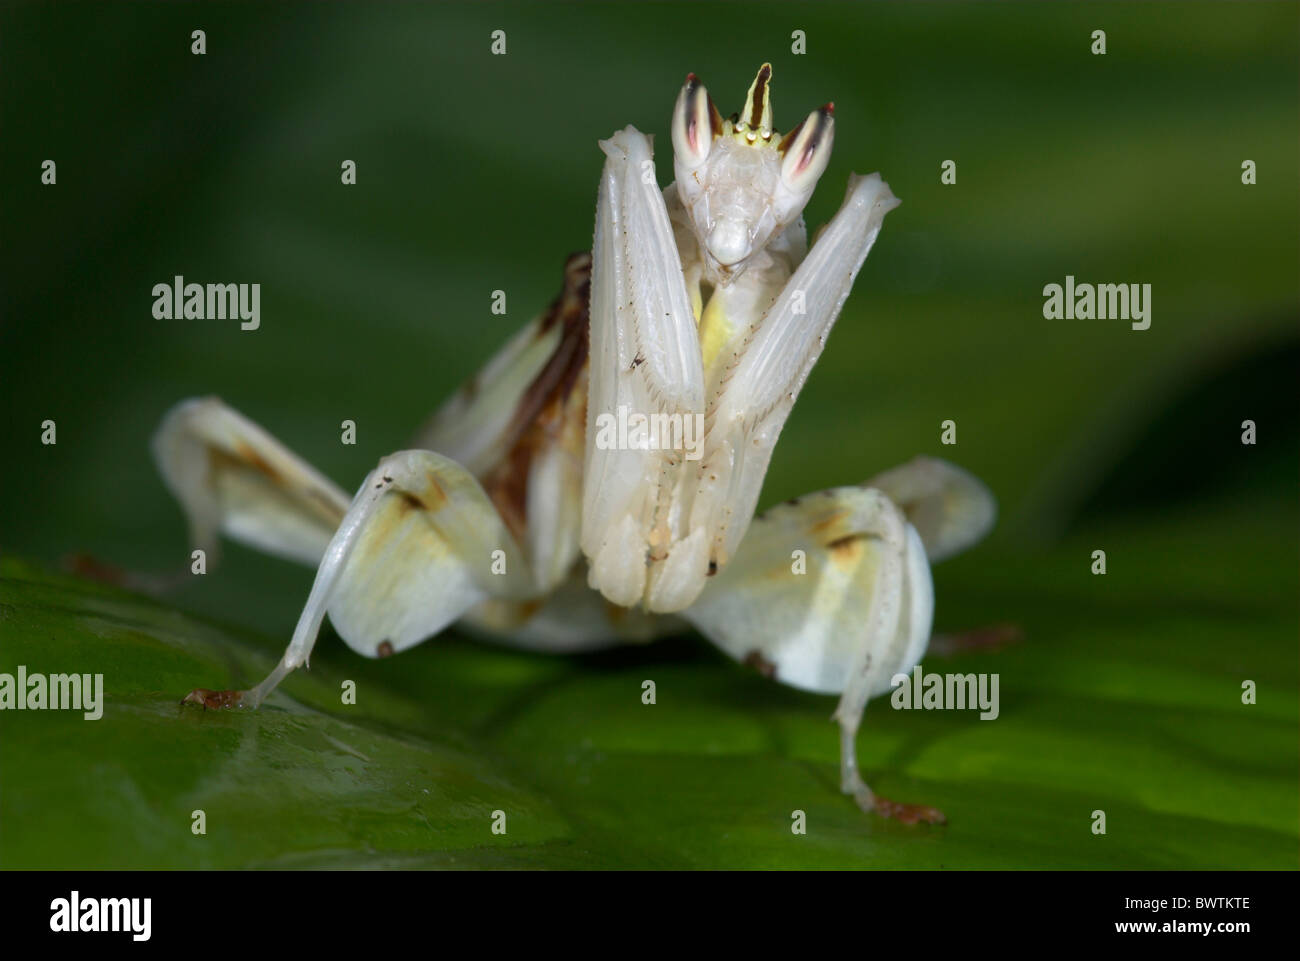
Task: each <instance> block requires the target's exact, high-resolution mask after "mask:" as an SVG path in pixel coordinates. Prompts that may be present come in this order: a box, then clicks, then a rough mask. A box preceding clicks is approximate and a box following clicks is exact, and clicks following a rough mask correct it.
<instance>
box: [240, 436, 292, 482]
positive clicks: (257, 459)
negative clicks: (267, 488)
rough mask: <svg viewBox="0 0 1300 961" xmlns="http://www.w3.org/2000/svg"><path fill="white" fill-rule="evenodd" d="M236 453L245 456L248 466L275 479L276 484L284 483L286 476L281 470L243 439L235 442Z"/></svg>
mask: <svg viewBox="0 0 1300 961" xmlns="http://www.w3.org/2000/svg"><path fill="white" fill-rule="evenodd" d="M235 453H236V454H238V455H239V456H240V457H241V458H243V460H244V463H246V464H248V466H250V467H252V468H253V469H254V470H255V471H257V472H258V473H259V474H264V475H266V477H267V478H269V479H270V480H272V481H274V482H275V483H276V484H281V483H283V481H284V478H283V477H281V476H280V472H279V471H278V470H276V469H275V468H274V467H272V466H271V464H270V463H269V462H268V461H267V460H266V458H265V457H263V456H262V455H261V454H259V453H258V452H257V451H255V450H254V449H253V448H251V447H249V446H248V445H247V444H246V443H244V442H243V441H242V440H241V441H236V442H235Z"/></svg>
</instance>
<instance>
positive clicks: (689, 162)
mask: <svg viewBox="0 0 1300 961" xmlns="http://www.w3.org/2000/svg"><path fill="white" fill-rule="evenodd" d="M721 134H722V115H721V114H719V113H718V108H717V107H715V106H714V105H713V98H712V97H710V96H709V92H708V91H707V90H705V89H704V84H702V83H700V79H699V77H697V76H695V74H693V73H690V74H687V75H686V83H685V84H683V85H682V92H681V93H679V94H678V95H677V106H676V107H675V108H673V151H674V152H675V153H676V155H677V162H678V163H680V164H681V165H682V166H683V167H684V168H686V169H687V170H694V169H695V168H696V167H698V166H700V164H702V163H704V161H705V160H707V159H708V157H709V151H710V150H711V149H712V148H713V140H714V138H715V137H718V136H720V135H721Z"/></svg>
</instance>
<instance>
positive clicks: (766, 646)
mask: <svg viewBox="0 0 1300 961" xmlns="http://www.w3.org/2000/svg"><path fill="white" fill-rule="evenodd" d="M933 611H934V594H933V589H932V585H931V581H930V568H929V564H928V563H927V561H926V556H925V548H924V546H923V545H922V543H921V539H920V536H919V535H918V534H917V532H916V529H915V528H914V527H912V526H911V525H910V524H909V523H908V522H907V520H906V518H905V517H904V515H903V513H902V511H900V510H899V509H898V508H897V507H896V506H895V505H894V504H893V503H892V502H891V501H890V499H889V498H888V497H886V496H885V495H884V494H883V493H881V492H880V491H878V490H874V489H870V488H862V487H841V488H834V489H831V490H824V491H820V492H818V493H815V494H810V495H806V496H804V497H801V498H798V499H797V500H795V501H791V502H787V503H785V504H782V505H779V506H777V507H775V508H773V509H772V510H770V511H768V512H767V513H765V514H763V515H760V516H758V517H756V518H755V519H754V521H753V524H752V525H751V529H750V531H749V533H748V534H747V535H746V538H745V541H744V543H743V545H742V546H741V549H740V550H739V552H738V553H737V554H736V557H735V558H734V560H733V562H732V564H731V565H729V566H728V568H727V569H726V570H725V571H722V572H721V573H720V574H719V575H718V576H717V577H716V578H715V579H714V580H713V581H712V582H711V583H710V584H709V586H708V587H707V588H706V589H705V591H704V593H703V594H702V595H701V597H700V599H699V600H698V601H697V602H696V603H695V604H694V605H692V606H691V607H690V608H688V609H687V610H686V611H685V612H684V615H683V616H684V617H685V618H686V619H687V620H688V621H690V622H691V623H692V624H694V625H695V626H696V627H697V628H698V629H699V630H700V631H701V632H702V633H704V635H705V636H706V637H708V638H709V639H710V640H712V641H713V642H714V643H715V644H717V645H718V646H719V647H721V648H722V649H723V650H724V651H726V652H727V653H728V654H730V655H731V656H732V657H734V658H735V659H736V660H738V661H741V662H742V663H746V664H750V665H752V666H755V667H757V668H759V669H760V670H761V671H762V672H763V673H764V674H765V675H767V676H768V677H771V678H772V679H773V680H776V681H778V682H780V683H783V684H787V685H790V686H792V687H797V688H801V689H803V690H808V691H817V692H821V693H827V694H830V693H838V694H840V695H841V698H840V703H839V707H838V708H837V709H836V711H835V715H834V720H836V721H837V722H838V724H839V727H840V752H841V763H840V774H841V787H842V788H843V790H844V792H845V793H846V794H851V795H852V796H853V798H854V799H855V800H856V801H857V803H858V805H859V806H860V807H862V808H863V810H867V811H875V812H876V813H878V814H881V815H883V816H886V817H898V818H900V819H902V820H905V821H915V820H928V821H936V820H942V815H941V814H939V812H937V811H935V810H933V809H932V808H924V807H915V806H910V805H899V804H895V803H893V802H890V801H887V800H885V799H883V798H879V797H878V796H876V795H875V794H874V793H873V792H872V791H871V789H870V788H869V787H868V786H867V784H866V782H865V781H864V780H863V779H862V776H861V774H860V773H859V771H858V766H857V749H856V739H857V732H858V728H859V727H860V726H861V723H862V717H863V712H864V710H865V708H866V704H867V701H868V700H869V699H870V698H872V697H875V696H877V695H880V694H883V693H885V692H886V691H888V690H889V689H890V687H891V683H890V682H891V679H892V678H893V676H894V675H895V674H901V673H906V672H908V671H910V670H911V669H912V667H913V666H915V665H916V664H917V663H918V662H919V661H920V659H921V655H922V654H923V653H924V652H925V647H926V642H927V641H928V640H929V636H930V624H931V617H932V615H933Z"/></svg>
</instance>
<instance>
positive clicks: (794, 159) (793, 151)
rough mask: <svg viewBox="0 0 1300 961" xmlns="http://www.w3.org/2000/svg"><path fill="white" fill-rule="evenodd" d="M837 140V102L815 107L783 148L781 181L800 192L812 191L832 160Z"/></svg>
mask: <svg viewBox="0 0 1300 961" xmlns="http://www.w3.org/2000/svg"><path fill="white" fill-rule="evenodd" d="M834 139H835V104H833V103H828V104H827V105H826V106H824V107H821V108H819V109H817V110H814V111H813V112H812V113H810V114H809V115H808V117H807V119H805V120H804V122H803V123H801V124H799V126H797V127H795V128H794V129H793V130H791V131H790V132H789V133H788V134H786V137H785V139H784V140H782V141H781V145H780V147H778V148H777V149H779V150H780V151H781V153H782V155H783V156H784V157H785V159H784V160H783V161H781V180H782V182H783V183H784V184H785V185H786V186H787V187H789V188H790V189H791V190H793V191H795V192H796V193H805V192H811V191H812V189H813V187H815V186H816V185H817V180H818V178H819V177H821V175H822V173H823V172H824V171H825V170H826V164H827V163H829V162H830V159H831V143H832V141H834Z"/></svg>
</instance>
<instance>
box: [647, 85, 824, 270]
mask: <svg viewBox="0 0 1300 961" xmlns="http://www.w3.org/2000/svg"><path fill="white" fill-rule="evenodd" d="M771 79H772V65H771V64H769V63H765V64H763V66H762V67H760V68H759V70H758V75H757V76H755V77H754V82H753V83H752V84H750V86H749V93H748V94H747V95H746V97H745V105H744V107H743V108H742V109H741V111H740V112H739V113H737V114H733V115H732V116H731V117H730V118H727V119H724V118H723V117H722V116H721V115H720V114H719V113H718V109H717V108H716V107H715V106H714V105H713V99H712V98H711V97H710V96H709V93H708V91H707V90H705V89H704V84H702V83H701V82H700V81H699V78H698V77H696V76H695V74H693V73H692V74H688V75H687V77H686V83H685V84H684V85H683V86H682V92H681V93H680V94H678V96H677V106H676V107H675V108H674V110H673V124H672V127H673V167H674V170H675V172H676V176H677V192H678V195H679V196H680V197H681V201H682V204H683V205H684V206H685V208H686V210H687V212H688V213H689V215H690V219H691V224H692V226H693V228H694V230H695V236H696V239H697V240H698V241H699V244H700V249H701V250H702V251H703V253H704V259H705V263H706V265H707V267H708V274H709V276H710V279H712V280H713V281H714V282H715V283H718V284H721V285H723V286H725V285H727V284H730V283H731V281H733V280H734V279H735V278H736V277H738V276H739V275H740V274H741V273H742V272H743V271H744V270H745V268H746V267H747V266H748V265H749V262H750V261H751V259H752V258H753V257H754V256H755V255H756V254H758V253H760V252H761V251H762V250H763V248H764V247H766V246H767V244H768V243H769V242H770V241H771V240H773V239H774V238H775V237H777V236H779V235H780V233H781V231H782V230H783V229H785V227H786V225H787V224H790V223H792V222H794V221H795V220H796V219H797V218H798V217H799V215H800V214H801V213H802V212H803V208H804V206H805V205H806V204H807V203H808V199H809V198H810V197H811V196H812V193H813V189H814V188H815V187H816V186H817V180H818V178H820V177H821V175H822V172H823V171H825V169H826V164H827V161H829V160H830V155H831V142H832V139H833V136H834V130H835V119H834V116H833V115H834V111H835V105H834V104H833V103H828V104H827V105H826V106H824V107H821V108H819V109H817V110H814V111H813V112H812V113H810V114H809V115H808V116H807V118H806V119H805V120H804V121H803V122H802V123H801V124H799V125H798V126H797V127H795V128H794V129H793V130H791V131H790V132H789V133H788V134H786V135H785V136H784V137H782V136H781V135H780V134H779V133H777V131H776V129H775V128H774V127H773V126H772V95H771Z"/></svg>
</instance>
